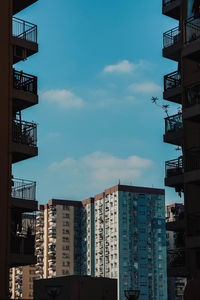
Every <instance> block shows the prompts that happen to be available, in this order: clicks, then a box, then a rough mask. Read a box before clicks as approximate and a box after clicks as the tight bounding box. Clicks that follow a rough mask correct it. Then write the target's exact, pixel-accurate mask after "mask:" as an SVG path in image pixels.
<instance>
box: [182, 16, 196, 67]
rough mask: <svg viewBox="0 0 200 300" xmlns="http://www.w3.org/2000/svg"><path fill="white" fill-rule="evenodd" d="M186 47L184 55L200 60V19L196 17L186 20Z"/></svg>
mask: <svg viewBox="0 0 200 300" xmlns="http://www.w3.org/2000/svg"><path fill="white" fill-rule="evenodd" d="M185 44H186V45H185V47H184V49H183V52H182V56H184V57H187V58H189V59H192V60H194V61H196V62H200V19H199V18H197V19H195V18H194V17H192V18H189V19H187V20H186V21H185Z"/></svg>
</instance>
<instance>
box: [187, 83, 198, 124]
mask: <svg viewBox="0 0 200 300" xmlns="http://www.w3.org/2000/svg"><path fill="white" fill-rule="evenodd" d="M184 104H185V105H184V110H183V119H184V120H191V121H194V122H197V123H198V122H200V85H196V86H193V87H190V88H187V90H186V100H185V103H184Z"/></svg>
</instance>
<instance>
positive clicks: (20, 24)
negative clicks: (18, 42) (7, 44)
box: [13, 17, 37, 43]
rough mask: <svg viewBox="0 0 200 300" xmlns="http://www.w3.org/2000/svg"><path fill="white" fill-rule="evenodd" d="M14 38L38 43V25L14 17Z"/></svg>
mask: <svg viewBox="0 0 200 300" xmlns="http://www.w3.org/2000/svg"><path fill="white" fill-rule="evenodd" d="M13 36H15V37H17V38H20V39H23V40H26V41H30V42H33V43H37V25H35V24H32V23H30V22H26V21H24V20H21V19H18V18H16V17H13Z"/></svg>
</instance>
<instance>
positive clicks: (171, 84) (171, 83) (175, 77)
mask: <svg viewBox="0 0 200 300" xmlns="http://www.w3.org/2000/svg"><path fill="white" fill-rule="evenodd" d="M180 86H181V73H180V72H179V71H175V72H172V73H170V74H167V75H165V76H164V90H165V91H166V90H169V89H173V88H176V87H180Z"/></svg>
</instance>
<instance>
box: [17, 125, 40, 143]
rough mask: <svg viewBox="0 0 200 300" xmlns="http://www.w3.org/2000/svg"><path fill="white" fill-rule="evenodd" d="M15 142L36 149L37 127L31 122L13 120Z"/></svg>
mask: <svg viewBox="0 0 200 300" xmlns="http://www.w3.org/2000/svg"><path fill="white" fill-rule="evenodd" d="M13 142H14V143H18V144H23V145H27V146H32V147H36V146H37V125H36V124H35V123H31V122H26V121H21V120H13Z"/></svg>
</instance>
